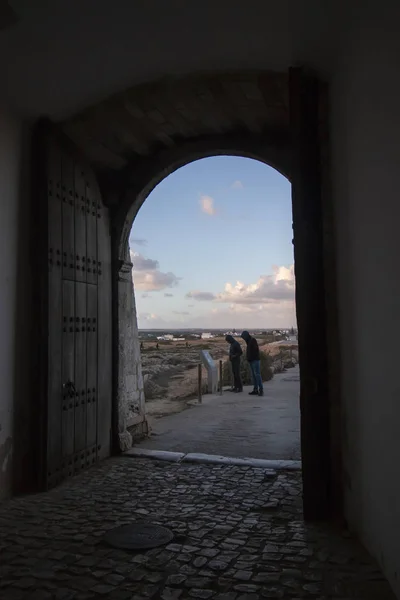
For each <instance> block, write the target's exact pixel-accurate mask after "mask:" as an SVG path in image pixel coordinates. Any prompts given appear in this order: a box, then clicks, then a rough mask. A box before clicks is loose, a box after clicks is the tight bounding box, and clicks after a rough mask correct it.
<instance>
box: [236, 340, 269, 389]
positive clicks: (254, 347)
mask: <svg viewBox="0 0 400 600" xmlns="http://www.w3.org/2000/svg"><path fill="white" fill-rule="evenodd" d="M240 337H241V338H242V339H243V340H244V341H245V342H246V345H247V351H246V358H247V362H248V363H249V365H250V369H251V375H252V377H253V387H254V389H253V391H252V392H250V396H264V386H263V382H262V377H261V369H260V348H259V347H258V342H257V340H256V338H254V337H253V336H251V335H250V334H249V332H248V331H243V332H242V335H241V336H240Z"/></svg>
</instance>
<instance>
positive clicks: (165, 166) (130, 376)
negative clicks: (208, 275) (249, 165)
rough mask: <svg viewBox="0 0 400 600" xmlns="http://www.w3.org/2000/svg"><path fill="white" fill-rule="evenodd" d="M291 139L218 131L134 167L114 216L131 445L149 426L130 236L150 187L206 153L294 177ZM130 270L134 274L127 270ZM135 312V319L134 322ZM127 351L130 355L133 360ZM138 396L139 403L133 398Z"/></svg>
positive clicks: (122, 406)
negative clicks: (270, 139) (241, 159)
mask: <svg viewBox="0 0 400 600" xmlns="http://www.w3.org/2000/svg"><path fill="white" fill-rule="evenodd" d="M289 149H290V148H289V144H288V143H287V141H286V143H283V140H282V141H280V143H277V142H275V144H273V143H272V142H270V143H269V144H265V140H264V139H263V138H261V137H258V136H256V135H254V136H249V135H248V136H223V135H222V136H212V137H210V138H208V139H207V138H202V139H199V140H190V141H188V142H185V143H182V144H180V145H179V146H178V147H177V148H174V149H173V150H172V151H163V152H160V153H158V154H156V155H155V156H154V155H153V156H152V157H151V158H149V159H148V160H147V161H141V163H140V167H139V168H138V169H137V170H133V171H132V172H131V173H130V178H129V180H128V183H127V189H126V192H125V195H124V197H123V198H121V200H120V202H119V210H118V212H117V213H116V214H115V216H114V221H113V227H114V230H113V252H114V256H115V257H116V259H115V262H116V263H117V264H118V265H119V270H118V283H117V285H118V292H117V293H116V294H115V296H114V297H115V301H116V303H117V306H118V309H117V310H118V313H117V318H116V319H115V323H114V325H115V327H118V336H117V339H116V340H115V342H114V343H115V350H116V352H117V353H118V367H117V373H118V375H117V377H118V394H117V396H118V411H117V412H118V432H117V436H118V440H119V443H120V447H121V449H123V450H125V449H126V448H127V447H129V445H130V444H131V443H132V435H133V437H135V435H138V436H140V435H141V434H142V433H145V432H147V423H146V419H145V406H144V392H143V379H142V376H141V365H140V349H139V341H138V330H137V318H136V311H135V300H134V289H133V282H132V277H131V270H132V263H131V258H130V254H129V246H128V239H129V234H130V231H131V228H132V225H133V222H134V219H135V217H136V215H137V213H138V211H139V209H140V207H141V206H142V204H143V203H144V202H145V201H146V198H147V197H148V195H149V194H150V192H151V191H152V190H153V189H154V188H155V187H156V186H157V185H158V184H159V183H160V182H161V181H162V180H163V179H164V178H165V177H168V175H170V174H171V173H173V172H174V171H176V170H177V169H179V168H180V167H183V166H184V165H187V164H189V163H190V162H193V161H195V160H199V159H201V158H207V157H210V156H217V155H231V156H232V155H235V156H243V157H246V158H253V159H255V160H259V161H260V162H263V163H265V164H267V165H269V166H273V167H274V168H275V169H276V170H277V171H279V172H280V173H281V174H282V175H284V176H285V177H287V178H288V179H289V180H290V160H289V158H290V157H289V154H288V150H289ZM126 274H129V276H128V277H126V276H125V275H126ZM132 314H134V319H133V323H132ZM127 357H130V358H129V360H127ZM133 399H134V402H135V404H134V406H132V404H133V403H132V400H133Z"/></svg>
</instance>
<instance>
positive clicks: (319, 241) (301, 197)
mask: <svg viewBox="0 0 400 600" xmlns="http://www.w3.org/2000/svg"><path fill="white" fill-rule="evenodd" d="M319 93H320V83H319V82H318V80H317V79H316V78H314V77H312V76H309V75H307V74H305V73H304V72H303V71H302V70H301V69H292V70H291V72H290V121H291V132H292V159H293V160H292V199H293V230H294V259H295V274H296V310H297V324H298V333H299V358H300V381H301V384H300V410H301V452H302V467H303V497H304V516H305V518H306V519H320V518H326V517H329V515H330V510H331V490H330V484H331V456H330V420H329V413H330V405H329V402H330V399H329V386H328V354H327V311H326V296H325V272H324V245H323V202H322V182H321V153H320V135H319Z"/></svg>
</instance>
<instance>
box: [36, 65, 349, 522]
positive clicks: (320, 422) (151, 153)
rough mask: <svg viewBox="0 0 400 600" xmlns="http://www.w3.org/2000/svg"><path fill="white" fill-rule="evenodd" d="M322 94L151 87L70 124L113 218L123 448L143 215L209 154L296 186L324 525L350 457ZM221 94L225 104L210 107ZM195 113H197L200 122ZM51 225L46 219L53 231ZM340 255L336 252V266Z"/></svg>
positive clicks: (306, 441)
mask: <svg viewBox="0 0 400 600" xmlns="http://www.w3.org/2000/svg"><path fill="white" fill-rule="evenodd" d="M232 86H233V87H232ZM246 86H247V87H246ZM244 89H245V90H246V91H245V93H244V92H243V90H244ZM321 89H322V88H321V85H320V84H319V83H318V82H317V81H316V80H315V79H314V78H312V77H306V76H304V75H302V73H301V72H300V71H298V70H294V71H293V72H292V73H291V76H290V80H289V79H288V76H287V74H277V73H262V74H240V75H226V76H213V77H207V76H204V77H202V76H200V77H197V78H191V77H188V78H186V79H185V78H183V79H182V80H175V81H167V82H160V83H158V84H154V85H153V84H151V85H148V86H142V88H138V89H134V90H132V95H131V94H128V93H126V92H124V93H123V94H120V95H117V96H116V97H114V98H112V99H111V100H109V101H106V102H105V103H103V104H102V105H100V106H98V107H94V108H93V109H92V110H90V109H88V111H85V113H82V114H81V115H78V116H77V117H76V118H74V119H72V120H70V121H68V122H66V123H64V124H62V125H61V128H62V129H63V130H64V134H67V136H68V137H69V138H71V139H72V140H73V145H74V147H75V152H77V153H78V154H83V155H84V156H85V160H86V161H89V163H90V164H91V168H92V169H93V170H94V171H95V172H96V173H97V179H98V181H99V183H100V189H101V190H102V201H103V202H104V204H105V206H106V207H107V209H108V211H109V214H110V230H109V239H110V241H111V256H112V259H111V271H112V303H111V304H112V339H113V351H112V356H111V355H110V356H109V361H108V367H107V368H108V369H110V368H111V366H112V373H113V419H112V420H113V424H112V433H113V442H114V448H115V449H116V450H117V449H118V448H120V447H121V440H122V438H121V436H123V435H124V434H125V432H126V431H127V422H126V420H125V416H126V404H127V402H130V401H131V398H130V389H129V387H126V385H125V384H126V382H127V381H129V380H130V381H133V380H134V377H135V374H134V373H133V372H132V364H133V367H135V364H134V360H133V361H132V360H131V357H134V356H137V354H138V352H137V350H138V349H137V348H136V347H135V344H136V343H137V341H135V339H136V340H137V337H136V338H135V335H133V336H132V335H130V336H126V332H127V331H128V329H129V326H131V323H130V321H131V319H130V315H131V311H132V301H133V296H132V293H131V278H130V271H131V263H130V260H129V256H128V254H127V251H128V247H127V240H128V235H129V231H130V228H131V225H132V222H133V219H134V217H135V214H136V213H137V211H138V209H139V207H140V206H141V204H142V203H143V202H144V201H145V199H146V197H147V196H148V194H149V192H150V191H151V190H152V189H153V188H154V186H155V185H156V184H157V183H158V182H159V181H160V180H161V179H163V178H164V177H165V176H166V175H168V174H169V173H171V172H173V171H174V170H175V169H177V168H179V167H180V166H183V165H184V164H187V163H188V162H191V161H193V160H196V159H198V158H204V157H207V156H215V155H220V154H233V155H241V156H247V157H250V158H255V159H258V160H260V161H262V162H265V163H266V164H269V165H270V166H273V167H274V168H276V169H277V170H278V171H280V172H281V173H282V174H284V175H285V176H286V177H288V178H289V179H290V181H291V182H292V187H293V223H294V243H295V266H296V279H297V292H296V303H297V317H298V329H299V346H300V368H301V411H302V455H303V480H304V500H305V502H304V508H305V514H306V516H308V517H313V518H316V517H318V516H326V515H327V514H328V513H330V512H331V509H332V503H333V504H335V505H337V504H338V502H337V500H340V498H336V499H334V501H333V491H332V490H333V489H334V490H336V491H337V490H338V489H339V487H340V486H338V485H333V481H335V482H336V483H337V482H339V480H340V449H339V447H338V445H337V446H336V447H335V448H336V449H335V457H334V460H333V459H332V454H331V450H332V443H331V440H332V435H331V433H332V427H333V425H332V423H333V421H332V419H331V416H332V413H334V411H332V405H331V404H330V395H329V385H328V358H327V357H328V347H327V312H326V307H327V305H329V308H330V309H331V313H330V315H331V316H330V323H331V324H330V329H331V330H332V329H334V305H333V304H332V303H329V301H328V299H327V296H328V295H327V293H326V276H325V271H326V264H327V263H326V258H327V252H326V239H327V236H326V231H324V225H325V221H324V216H325V215H324V211H325V209H326V207H324V208H323V203H325V200H326V198H328V196H329V194H327V193H326V188H324V186H326V176H325V174H324V169H326V165H327V161H326V160H325V162H324V160H322V158H321V157H322V152H323V148H324V145H323V143H322V142H323V138H322V134H323V133H324V131H325V130H324V129H323V128H322V127H321V122H322V123H324V121H323V119H321V114H323V115H325V116H326V113H325V112H324V111H323V109H322V113H321V98H322V97H323V94H322V92H321ZM221 90H223V93H222V92H221ZM243 93H244V99H243V98H242V96H240V94H243ZM210 94H211V100H212V99H213V98H214V99H215V98H218V102H215V103H214V104H213V103H211V104H210ZM232 94H233V96H232ZM221 95H222V96H221ZM239 97H240V98H241V100H239ZM135 98H136V101H134V99H135ZM157 103H158V110H155V112H154V110H153V108H154V104H157ZM188 106H190V107H191V108H192V109H193V106H195V107H196V110H197V113H196V114H197V117H196V116H195V117H194V116H193V112H191V110H189V109H188ZM161 107H162V109H163V111H164V114H166V113H167V112H168V115H169V120H168V122H166V120H165V117H164V116H163V114H161V116H160V109H161ZM182 115H183V116H182ZM182 119H183V121H182ZM74 185H76V183H75V184H74ZM46 210H47V209H46ZM48 217H49V215H48V214H47V213H46V218H47V223H49V219H48ZM47 250H48V249H47ZM332 254H333V252H332V245H331V246H330V254H329V256H328V259H329V261H330V262H332V261H333V257H332ZM329 261H328V262H329ZM329 283H330V286H331V288H332V286H333V283H332V282H329ZM333 287H334V286H333ZM49 314H51V308H49ZM316 324H317V325H316ZM332 324H333V325H332ZM131 333H132V332H131ZM133 334H134V332H133ZM47 368H48V367H46V369H47ZM46 372H47V371H46ZM138 376H139V375H138V373H137V372H136V377H138ZM46 377H47V375H46ZM135 402H136V406H138V407H139V411H137V421H136V423H131V425H133V426H137V427H138V428H139V429H140V428H142V431H145V421H144V418H143V415H142V414H140V402H141V399H140V394H139V398H137V399H135ZM121 407H122V409H121ZM110 422H111V417H110ZM337 422H338V418H337V417H336V425H337ZM110 424H111V423H110ZM107 425H108V423H107ZM336 425H335V426H336ZM104 427H105V425H104ZM336 431H338V429H337V430H336ZM128 443H129V439H128ZM122 446H124V443H123V440H122ZM339 496H340V492H339V493H338V497H339ZM332 501H333V502H332Z"/></svg>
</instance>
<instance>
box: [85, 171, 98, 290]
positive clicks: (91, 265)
mask: <svg viewBox="0 0 400 600" xmlns="http://www.w3.org/2000/svg"><path fill="white" fill-rule="evenodd" d="M86 175H87V176H86V178H85V183H86V232H87V259H86V261H87V282H88V283H94V284H97V222H98V218H97V212H96V210H95V208H94V206H95V205H96V194H95V180H94V178H92V177H90V174H89V173H87V174H86Z"/></svg>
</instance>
